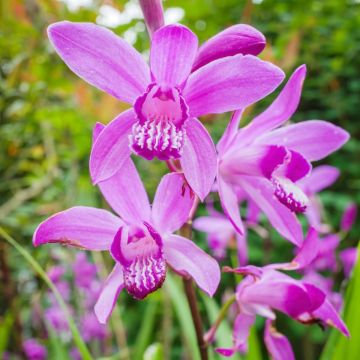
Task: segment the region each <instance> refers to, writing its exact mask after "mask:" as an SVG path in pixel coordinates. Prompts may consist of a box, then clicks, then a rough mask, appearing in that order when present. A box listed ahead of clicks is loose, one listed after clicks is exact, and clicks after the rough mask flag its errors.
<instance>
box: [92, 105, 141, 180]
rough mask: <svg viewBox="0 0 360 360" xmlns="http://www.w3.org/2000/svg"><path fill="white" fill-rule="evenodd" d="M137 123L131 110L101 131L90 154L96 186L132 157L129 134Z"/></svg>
mask: <svg viewBox="0 0 360 360" xmlns="http://www.w3.org/2000/svg"><path fill="white" fill-rule="evenodd" d="M135 123H136V116H135V114H134V111H133V110H132V109H130V110H127V111H124V112H123V113H121V114H120V115H119V116H117V117H116V118H115V119H114V120H112V121H111V123H110V124H108V125H107V126H106V127H105V128H104V129H103V131H101V133H100V134H99V136H98V137H97V139H96V141H95V143H94V144H93V147H92V150H91V154H90V174H91V178H92V180H93V183H94V184H97V183H99V182H100V181H104V180H106V179H108V178H109V177H111V176H112V175H114V174H115V173H116V172H117V171H118V170H119V169H120V168H121V167H122V166H123V164H124V162H125V161H126V160H127V159H128V158H129V157H130V154H131V149H130V147H129V134H130V133H131V128H132V126H133V125H134V124H135Z"/></svg>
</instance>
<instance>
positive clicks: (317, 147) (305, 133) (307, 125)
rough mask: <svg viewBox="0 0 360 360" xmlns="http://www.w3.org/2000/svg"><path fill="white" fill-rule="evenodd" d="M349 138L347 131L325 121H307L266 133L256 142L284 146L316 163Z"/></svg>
mask: <svg viewBox="0 0 360 360" xmlns="http://www.w3.org/2000/svg"><path fill="white" fill-rule="evenodd" d="M349 137H350V136H349V133H348V132H347V131H345V130H344V129H342V128H340V127H338V126H335V125H333V124H331V123H329V122H327V121H322V120H309V121H304V122H301V123H298V124H293V125H289V126H284V127H282V128H280V129H276V130H274V131H272V132H269V133H266V134H264V135H263V136H261V137H260V138H258V139H257V140H256V142H257V143H259V144H276V145H284V146H286V147H287V148H289V149H291V150H294V151H297V152H299V153H300V154H302V155H303V156H304V157H305V158H306V159H307V160H309V161H316V160H321V159H323V158H324V157H326V156H328V155H329V154H331V153H332V152H334V151H336V150H337V149H339V148H340V147H341V146H343V145H344V144H345V143H346V142H347V141H348V140H349Z"/></svg>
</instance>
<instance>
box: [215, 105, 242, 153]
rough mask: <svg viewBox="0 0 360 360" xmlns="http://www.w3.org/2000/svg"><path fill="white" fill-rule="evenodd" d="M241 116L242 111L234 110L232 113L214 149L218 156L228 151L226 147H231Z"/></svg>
mask: <svg viewBox="0 0 360 360" xmlns="http://www.w3.org/2000/svg"><path fill="white" fill-rule="evenodd" d="M242 114H243V110H236V111H234V112H233V114H232V116H231V119H230V121H229V124H228V126H227V127H226V129H225V131H224V134H223V136H222V137H221V139H220V140H219V142H218V143H217V145H216V149H217V151H218V152H219V153H220V154H223V153H224V152H225V151H226V150H227V149H228V147H229V146H230V145H231V143H232V141H233V140H234V138H235V137H236V134H237V132H238V130H239V125H240V121H241V117H242Z"/></svg>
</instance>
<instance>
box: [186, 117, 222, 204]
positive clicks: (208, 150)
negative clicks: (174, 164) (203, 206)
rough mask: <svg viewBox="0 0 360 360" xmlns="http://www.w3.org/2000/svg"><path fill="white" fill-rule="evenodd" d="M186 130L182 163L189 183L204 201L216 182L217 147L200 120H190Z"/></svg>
mask: <svg viewBox="0 0 360 360" xmlns="http://www.w3.org/2000/svg"><path fill="white" fill-rule="evenodd" d="M185 129H186V141H185V145H184V148H183V153H182V156H181V158H180V163H181V166H182V169H183V171H184V175H185V178H186V180H187V182H188V183H189V185H190V186H191V188H192V189H193V190H194V192H195V193H196V195H198V196H199V198H200V200H201V201H203V200H204V199H205V197H206V196H207V195H208V194H209V192H210V190H211V187H212V185H213V183H214V181H215V176H216V150H215V145H214V143H213V141H212V139H211V136H210V135H209V133H208V131H207V130H206V129H205V127H204V126H203V125H202V124H201V122H200V121H199V120H197V119H190V120H188V121H187V122H186V124H185Z"/></svg>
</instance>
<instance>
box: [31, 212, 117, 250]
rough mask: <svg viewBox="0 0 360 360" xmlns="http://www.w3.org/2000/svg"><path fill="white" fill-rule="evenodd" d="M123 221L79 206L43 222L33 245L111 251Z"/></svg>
mask: <svg viewBox="0 0 360 360" xmlns="http://www.w3.org/2000/svg"><path fill="white" fill-rule="evenodd" d="M122 225H123V222H122V221H121V219H120V218H118V217H117V216H115V215H113V214H111V213H110V212H108V211H106V210H101V209H96V208H92V207H86V206H76V207H72V208H70V209H68V210H65V211H62V212H59V213H57V214H55V215H53V216H51V217H49V218H48V219H46V220H45V221H43V222H42V223H41V224H40V225H39V226H38V227H37V229H36V230H35V233H34V236H33V244H34V246H39V245H43V244H48V243H60V244H63V245H69V246H76V247H79V248H83V249H87V250H108V249H109V248H110V245H111V243H112V241H113V239H114V236H115V234H116V232H117V230H118V229H119V227H120V226H122Z"/></svg>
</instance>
